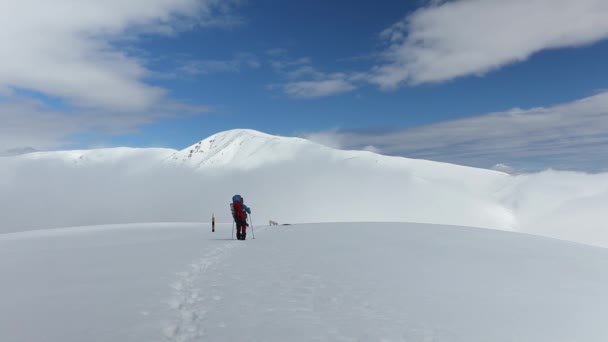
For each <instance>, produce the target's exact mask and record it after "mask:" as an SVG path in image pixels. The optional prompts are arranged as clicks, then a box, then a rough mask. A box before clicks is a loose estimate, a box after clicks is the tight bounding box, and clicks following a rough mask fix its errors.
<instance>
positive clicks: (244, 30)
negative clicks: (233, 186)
mask: <svg viewBox="0 0 608 342" xmlns="http://www.w3.org/2000/svg"><path fill="white" fill-rule="evenodd" d="M0 13H1V14H0V19H1V20H2V21H3V22H4V23H7V24H6V25H5V26H6V27H7V29H5V30H4V31H3V32H2V33H0V43H2V44H1V45H0V53H2V54H3V56H8V57H6V58H4V59H5V61H4V63H3V65H2V66H0V119H1V120H2V122H3V123H4V124H3V125H2V127H1V128H0V151H1V150H9V149H13V148H22V147H28V146H29V147H33V148H36V149H39V150H52V149H66V148H96V147H111V146H134V147H169V148H175V149H181V148H185V147H186V146H188V145H190V144H192V143H195V142H196V141H198V140H200V139H203V138H205V137H207V136H209V135H211V134H214V133H216V132H219V131H223V130H228V129H233V128H252V129H257V130H260V131H264V132H267V133H271V134H278V135H285V136H302V137H306V138H309V139H311V140H315V141H318V142H321V143H324V144H327V145H330V146H334V147H338V148H348V149H367V150H372V151H376V152H379V153H383V154H389V155H400V156H406V157H413V158H425V159H432V160H439V161H446V162H452V163H457V164H464V165H471V166H478V167H487V168H490V167H492V166H493V165H495V164H499V163H502V164H507V165H510V166H512V167H514V168H516V169H520V170H539V169H545V168H558V169H572V170H585V171H592V172H597V171H604V170H606V169H607V168H608V165H607V164H608V163H607V162H605V161H604V159H605V158H603V156H605V155H606V153H608V135H607V134H605V133H604V132H606V131H607V130H608V92H606V89H608V84H607V82H606V79H607V78H606V76H608V64H607V63H605V60H607V59H608V41H606V38H608V20H606V18H608V5H607V4H606V3H605V2H604V1H602V0H581V1H577V2H572V1H566V0H559V1H554V0H534V1H528V0H514V1H510V2H504V1H495V0H468V1H462V0H454V1H388V0H386V1H382V2H377V1H355V2H351V1H316V0H312V1H305V2H299V1H276V0H275V1H270V0H262V1H244V0H228V1H219V0H171V1H169V0H149V1H144V0H134V1H131V2H129V3H128V4H124V3H123V2H122V1H118V0H108V1H103V2H102V1H93V0H91V1H80V2H77V3H74V2H73V1H71V0H58V1H56V2H53V3H52V4H50V3H49V4H40V3H39V2H37V1H34V0H28V1H22V2H20V3H19V4H10V3H6V4H0ZM15 37H18V39H15Z"/></svg>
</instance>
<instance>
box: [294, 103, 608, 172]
mask: <svg viewBox="0 0 608 342" xmlns="http://www.w3.org/2000/svg"><path fill="white" fill-rule="evenodd" d="M607 132H608V92H602V93H600V94H597V95H595V96H591V97H588V98H585V99H582V100H579V101H575V102H571V103H566V104H562V105H557V106H553V107H547V108H532V109H527V110H522V109H513V110H510V111H506V112H498V113H489V114H486V115H481V116H477V117H472V118H466V119H460V120H452V121H444V122H440V123H436V124H431V125H426V126H421V127H414V128H408V129H403V130H386V131H369V132H366V131H328V132H316V133H313V134H306V135H304V136H305V137H307V138H310V139H312V140H315V141H318V142H320V143H325V144H329V145H331V146H333V147H340V148H346V149H351V148H352V149H364V148H366V149H370V148H374V149H376V150H377V151H379V152H381V153H383V154H389V155H400V156H405V157H412V158H423V159H431V160H437V161H446V162H451V163H457V164H464V165H472V166H480V167H488V168H489V167H492V165H495V164H498V163H507V164H509V165H513V166H514V167H517V168H522V167H523V168H536V169H538V168H548V167H553V168H572V166H575V165H576V166H578V168H579V169H585V170H589V171H598V170H602V169H605V168H606V167H607V166H608V162H606V159H605V156H606V155H608V133H607Z"/></svg>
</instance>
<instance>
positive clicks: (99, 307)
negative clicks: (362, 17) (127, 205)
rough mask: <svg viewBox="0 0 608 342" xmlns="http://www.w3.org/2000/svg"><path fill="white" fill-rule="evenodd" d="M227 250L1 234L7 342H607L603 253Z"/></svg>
mask: <svg viewBox="0 0 608 342" xmlns="http://www.w3.org/2000/svg"><path fill="white" fill-rule="evenodd" d="M230 236H231V231H230V226H229V225H222V226H220V227H218V230H217V232H216V233H211V232H210V229H209V227H208V226H200V225H194V224H184V223H173V224H172V223H165V224H137V225H118V226H97V227H82V228H68V229H57V230H55V229H52V230H43V231H32V232H24V233H13V234H0V274H2V282H0V302H2V303H3V305H2V309H0V340H2V341H3V342H17V341H19V342H22V341H62V342H72V341H74V342H76V341H78V342H79V341H91V342H93V341H207V340H215V341H267V342H273V341H277V342H278V341H280V342H283V341H408V342H409V341H434V342H443V341H450V342H455V341H463V342H464V341H466V342H488V341H493V342H501V341H505V342H506V341H509V342H511V341H518V342H527V341H530V342H538V341H552V342H560V341H564V342H566V341H568V342H570V341H585V342H604V341H606V340H607V339H608V326H607V325H606V324H605V317H606V316H607V315H608V296H607V295H606V291H605V289H606V288H607V287H608V274H607V273H606V272H605V270H606V269H607V267H608V251H607V250H605V249H602V248H595V247H589V246H584V245H579V244H574V243H569V242H563V241H558V240H552V239H547V238H542V237H535V236H530V235H523V234H514V233H508V232H500V231H494V230H485V229H473V228H463V227H451V226H438V225H423V224H405V223H392V224H391V223H358V224H329V223H327V224H311V225H292V226H274V227H255V236H256V239H255V240H248V241H232V240H230ZM249 237H251V232H250V234H249Z"/></svg>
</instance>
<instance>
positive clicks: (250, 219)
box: [249, 214, 255, 240]
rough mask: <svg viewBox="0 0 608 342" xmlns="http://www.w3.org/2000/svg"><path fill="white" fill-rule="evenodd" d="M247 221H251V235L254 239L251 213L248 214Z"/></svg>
mask: <svg viewBox="0 0 608 342" xmlns="http://www.w3.org/2000/svg"><path fill="white" fill-rule="evenodd" d="M249 222H251V236H253V239H254V240H255V233H254V231H253V218H251V214H249Z"/></svg>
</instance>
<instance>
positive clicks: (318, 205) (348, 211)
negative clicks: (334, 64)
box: [0, 130, 608, 246]
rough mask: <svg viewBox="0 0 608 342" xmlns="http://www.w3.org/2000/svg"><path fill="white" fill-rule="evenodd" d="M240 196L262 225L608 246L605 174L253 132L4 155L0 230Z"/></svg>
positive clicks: (114, 219) (202, 207) (186, 209)
mask: <svg viewBox="0 0 608 342" xmlns="http://www.w3.org/2000/svg"><path fill="white" fill-rule="evenodd" d="M235 193H240V194H242V195H243V196H244V197H245V198H246V201H247V203H248V204H249V205H250V206H251V207H252V208H253V210H254V218H255V220H257V221H258V222H260V223H261V222H268V220H274V221H278V222H281V223H306V222H419V223H434V224H446V225H462V226H473V227H484V228H492V229H501V230H509V231H519V232H530V233H534V234H539V235H545V236H551V237H558V238H562V239H568V240H573V241H578V242H584V243H588V244H594V245H598V246H608V233H606V230H605V229H604V217H605V214H604V212H605V208H608V174H596V175H588V174H582V173H568V172H556V171H546V172H543V173H539V174H534V175H517V176H511V175H508V174H505V173H502V172H497V171H492V170H485V169H477V168H471V167H464V166H458V165H452V164H446V163H437V162H432V161H427V160H416V159H408V158H401V157H388V156H382V155H379V154H375V153H371V152H366V151H342V150H335V149H331V148H328V147H325V146H322V145H319V144H316V143H313V142H310V141H307V140H304V139H300V138H287V137H277V136H272V135H268V134H264V133H260V132H257V131H252V130H232V131H227V132H221V133H218V134H215V135H213V136H211V137H209V138H207V139H204V140H201V141H199V142H197V143H196V144H194V145H192V146H190V147H188V148H186V149H184V150H182V151H175V150H168V149H127V148H119V149H101V150H90V151H63V152H44V153H32V154H27V155H23V156H18V157H10V158H9V157H5V158H0V210H1V211H2V212H1V214H2V215H0V232H15V231H23V230H30V229H39V228H53V227H66V226H78V225H98V224H120V223H139V222H161V221H169V222H175V221H180V222H183V221H194V222H200V221H203V222H208V221H209V220H210V218H211V216H212V215H215V216H216V217H217V218H218V220H219V221H224V222H229V221H230V214H229V210H228V201H229V200H230V198H231V197H232V195H233V194H235Z"/></svg>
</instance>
